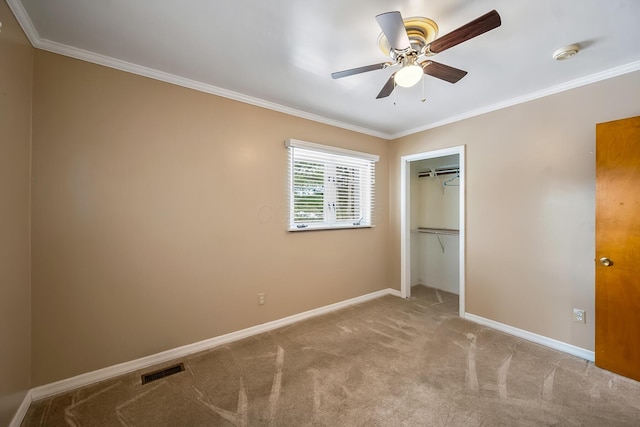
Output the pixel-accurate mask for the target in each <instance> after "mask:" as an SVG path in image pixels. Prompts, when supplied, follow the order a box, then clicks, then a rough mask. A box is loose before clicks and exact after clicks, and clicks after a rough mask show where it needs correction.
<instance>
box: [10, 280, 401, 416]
mask: <svg viewBox="0 0 640 427" xmlns="http://www.w3.org/2000/svg"><path fill="white" fill-rule="evenodd" d="M385 295H393V296H398V297H399V296H400V291H398V290H396V289H390V288H388V289H383V290H381V291H377V292H372V293H370V294H366V295H362V296H359V297H356V298H351V299H348V300H346V301H341V302H338V303H335V304H330V305H326V306H324V307H319V308H316V309H313V310H309V311H305V312H303V313H298V314H294V315H292V316H288V317H284V318H282V319H278V320H274V321H271V322H267V323H263V324H262V325H257V326H253V327H250V328H247V329H242V330H240V331H236V332H231V333H229V334H225V335H220V336H218V337H214V338H210V339H207V340H204V341H199V342H196V343H193V344H188V345H185V346H182V347H177V348H173V349H171V350H167V351H163V352H161V353H156V354H152V355H150V356H146V357H142V358H140V359H136V360H132V361H129V362H124V363H120V364H118V365H113V366H109V367H107V368H103V369H98V370H97V371H92V372H87V373H85V374H81V375H78V376H75V377H72V378H67V379H64V380H60V381H57V382H54V383H51V384H45V385H42V386H39V387H35V388H33V389H31V391H30V401H29V403H31V400H40V399H45V398H47V397H50V396H53V395H56V394H60V393H64V392H67V391H70V390H73V389H76V388H78V387H84V386H87V385H89V384H93V383H96V382H99V381H104V380H106V379H109V378H113V377H116V376H119V375H123V374H127V373H129V372H133V371H137V370H138V369H144V368H147V367H149V366H153V365H157V364H159V363H165V362H168V361H170V360H173V359H177V358H180V357H184V356H187V355H190V354H193V353H197V352H199V351H203V350H208V349H211V348H214V347H217V346H219V345H222V344H227V343H230V342H233V341H238V340H241V339H243V338H247V337H250V336H253V335H257V334H261V333H263V332H267V331H271V330H273V329H277V328H281V327H283V326H287V325H290V324H292V323H295V322H299V321H301V320H305V319H309V318H311V317H315V316H319V315H321V314H326V313H329V312H332V311H335V310H339V309H341V308H345V307H348V306H351V305H355V304H359V303H362V302H365V301H369V300H372V299H375V298H380V297H382V296H385ZM28 406H29V405H28V404H27V408H28ZM25 413H26V410H25ZM23 416H24V414H23ZM18 425H19V423H18Z"/></svg>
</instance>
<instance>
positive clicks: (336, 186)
mask: <svg viewBox="0 0 640 427" xmlns="http://www.w3.org/2000/svg"><path fill="white" fill-rule="evenodd" d="M285 146H286V147H287V148H288V149H289V230H290V231H301V230H318V229H331V228H356V227H371V226H372V225H373V223H372V215H373V207H374V201H375V196H374V195H375V191H374V188H375V163H376V162H377V161H378V159H379V157H378V156H376V155H373V154H367V153H360V152H357V151H351V150H345V149H341V148H337V147H330V146H326V145H320V144H314V143H311V142H306V141H299V140H295V139H290V140H287V141H286V142H285Z"/></svg>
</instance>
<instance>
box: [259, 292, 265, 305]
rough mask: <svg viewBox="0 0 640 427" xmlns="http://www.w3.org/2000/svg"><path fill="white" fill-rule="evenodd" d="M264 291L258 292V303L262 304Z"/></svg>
mask: <svg viewBox="0 0 640 427" xmlns="http://www.w3.org/2000/svg"><path fill="white" fill-rule="evenodd" d="M264 297H265V295H264V292H261V293H259V294H258V305H264Z"/></svg>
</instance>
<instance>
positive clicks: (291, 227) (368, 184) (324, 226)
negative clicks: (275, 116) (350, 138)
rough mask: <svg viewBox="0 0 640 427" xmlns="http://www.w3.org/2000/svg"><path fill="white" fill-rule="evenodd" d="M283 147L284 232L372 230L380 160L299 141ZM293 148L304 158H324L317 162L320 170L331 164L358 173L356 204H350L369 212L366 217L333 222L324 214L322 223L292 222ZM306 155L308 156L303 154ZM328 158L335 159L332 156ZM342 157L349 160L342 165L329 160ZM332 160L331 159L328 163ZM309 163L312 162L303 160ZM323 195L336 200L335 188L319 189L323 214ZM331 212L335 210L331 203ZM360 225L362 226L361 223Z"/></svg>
mask: <svg viewBox="0 0 640 427" xmlns="http://www.w3.org/2000/svg"><path fill="white" fill-rule="evenodd" d="M285 147H286V148H287V153H288V160H287V166H288V176H287V182H288V185H287V192H288V210H289V215H288V223H287V230H288V231H292V232H297V231H314V230H340V229H354V228H373V227H375V225H374V223H373V213H374V209H375V163H376V162H378V161H379V160H380V156H378V155H375V154H369V153H363V152H359V151H353V150H347V149H344V148H338V147H333V146H328V145H322V144H316V143H313V142H307V141H301V140H297V139H287V140H286V141H285ZM296 149H299V150H301V151H302V152H300V151H299V155H301V156H302V157H303V158H304V154H305V151H306V152H313V153H314V154H315V155H318V156H319V157H323V156H326V157H327V159H326V160H325V161H322V160H321V159H320V160H318V162H321V163H322V164H323V167H324V169H325V170H326V168H327V166H328V165H333V166H336V167H340V166H342V167H347V168H352V169H353V168H354V167H355V168H357V169H358V173H359V175H360V176H359V178H358V181H357V182H358V184H359V185H360V194H359V196H358V203H357V204H354V205H358V206H359V208H360V209H367V208H368V210H369V212H368V214H366V213H365V214H364V215H363V216H362V218H361V219H360V220H359V221H353V220H352V219H349V220H346V221H337V220H336V219H335V214H336V212H334V213H333V215H334V218H330V219H327V218H326V213H324V214H323V215H324V216H323V220H322V222H309V223H304V222H301V221H296V220H295V218H294V216H295V206H294V204H295V193H294V177H295V172H294V169H295V151H296ZM307 154H308V153H307ZM332 156H338V157H333V158H332ZM340 157H342V158H349V159H348V161H345V162H344V163H340V162H335V161H333V160H336V159H339V158H340ZM329 159H332V160H329ZM307 161H312V160H307ZM325 185H326V177H325ZM327 193H329V194H331V193H333V195H332V196H331V197H332V199H330V200H334V201H336V200H338V197H337V195H336V194H337V189H336V188H331V189H329V188H327V187H323V202H322V203H323V211H325V205H326V203H327V202H326V195H327ZM333 209H335V204H334V207H333ZM361 222H362V223H361Z"/></svg>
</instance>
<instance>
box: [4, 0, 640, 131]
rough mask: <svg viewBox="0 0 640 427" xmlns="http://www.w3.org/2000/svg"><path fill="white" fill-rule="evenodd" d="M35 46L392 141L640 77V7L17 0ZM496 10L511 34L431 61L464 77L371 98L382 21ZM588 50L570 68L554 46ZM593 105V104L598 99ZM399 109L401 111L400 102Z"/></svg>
mask: <svg viewBox="0 0 640 427" xmlns="http://www.w3.org/2000/svg"><path fill="white" fill-rule="evenodd" d="M8 3H9V5H10V7H11V8H12V10H13V11H14V13H15V14H16V16H17V17H18V20H19V21H20V23H21V25H22V26H23V28H24V29H25V32H26V33H27V35H28V36H29V38H30V40H31V42H32V43H33V44H34V46H36V47H38V48H41V49H45V50H49V51H53V52H57V53H61V54H64V55H69V56H72V57H76V58H80V59H84V60H89V61H92V62H96V63H99V64H103V65H108V66H111V67H115V68H118V69H122V70H126V71H131V72H134V73H137V74H141V75H146V76H149V77H153V78H158V79H161V80H166V81H169V82H173V83H177V84H180V85H183V86H187V87H192V88H195V89H199V90H203V91H206V92H210V93H214V94H218V95H221V96H225V97H229V98H233V99H238V100H241V101H244V102H249V103H252V104H255V105H261V106H265V107H267V108H272V109H275V110H278V111H284V112H287V113H290V114H294V115H297V116H301V117H307V118H311V119H313V120H318V121H321V122H325V123H330V124H334V125H337V126H341V127H345V128H348V129H354V130H357V131H359V132H363V133H367V134H371V135H376V136H380V137H383V138H395V137H398V136H402V135H407V134H410V133H414V132H417V131H420V130H423V129H428V128H430V127H434V126H438V125H441V124H444V123H448V122H452V121H455V120H458V119H461V118H465V117H470V116H473V115H476V114H480V113H483V112H487V111H491V110H494V109H497V108H501V107H504V106H508V105H513V104H516V103H519V102H523V101H527V100H530V99H535V98H538V97H540V96H544V95H547V94H550V93H555V92H558V91H561V90H564V89H568V88H571V87H576V86H579V85H582V84H587V83H591V82H594V81H598V80H601V79H604V78H608V77H612V76H615V75H619V74H623V73H625V72H630V71H634V70H638V69H640V1H638V0H520V1H513V0H430V1H419V0H404V1H389V0H350V1H344V0H304V1H301V0H270V1H266V0H234V1H230V0H228V1H223V0H182V1H172V0H137V1H131V0H93V1H90V0H51V1H41V0H8ZM492 9H496V10H497V11H498V13H499V14H500V15H501V17H502V26H501V27H499V28H497V29H495V30H492V31H490V32H488V33H485V34H483V35H481V36H479V37H477V38H475V39H472V40H469V41H467V42H465V43H462V44H460V45H458V46H455V47H453V48H451V49H449V50H447V51H446V52H443V53H441V54H439V55H437V56H436V57H434V58H433V59H434V60H436V61H438V62H441V63H444V64H447V65H451V66H453V67H456V68H460V69H463V70H466V71H468V72H469V74H468V75H467V76H466V77H464V78H463V79H462V80H460V81H459V82H458V83H456V84H450V83H447V82H444V81H441V80H438V79H435V78H433V77H430V76H425V79H424V85H425V91H426V102H421V98H422V95H421V93H422V87H421V84H418V85H417V86H415V87H413V88H408V89H406V88H397V89H396V90H395V91H394V94H392V95H391V96H390V97H388V98H386V99H382V100H376V99H375V97H376V95H377V94H378V92H379V91H380V89H381V88H382V86H383V85H384V83H385V82H386V80H387V79H388V77H389V75H390V74H391V72H392V70H391V69H385V70H378V71H372V72H368V73H364V74H359V75H355V76H350V77H346V78H343V79H340V80H333V79H331V77H330V74H331V72H334V71H340V70H344V69H349V68H354V67H358V66H363V65H370V64H375V63H380V62H384V61H386V60H387V59H388V58H387V57H385V56H384V55H383V54H382V52H381V51H380V50H379V49H378V47H377V45H376V40H377V37H378V34H379V33H380V28H379V27H378V25H377V23H376V20H375V16H376V15H377V14H380V13H382V12H387V11H392V10H398V11H400V12H401V13H402V16H403V17H405V18H407V17H411V16H426V17H429V18H431V19H433V20H435V21H436V22H437V24H438V26H439V28H440V32H439V34H440V35H441V36H442V35H444V34H447V33H449V32H450V31H452V30H454V29H456V28H457V27H459V26H461V25H463V24H466V23H467V22H469V21H471V20H473V19H475V18H477V17H478V16H480V15H483V14H484V13H486V12H489V11H490V10H492ZM573 43H579V44H580V46H581V48H582V50H581V51H580V53H579V54H578V55H577V56H575V57H574V58H572V59H570V60H567V61H561V62H559V61H554V60H553V59H552V53H553V52H554V51H555V50H556V49H557V48H559V47H562V46H565V45H568V44H573ZM593 102H598V100H593ZM394 103H395V105H394Z"/></svg>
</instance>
